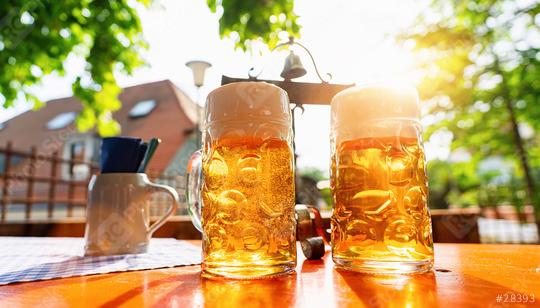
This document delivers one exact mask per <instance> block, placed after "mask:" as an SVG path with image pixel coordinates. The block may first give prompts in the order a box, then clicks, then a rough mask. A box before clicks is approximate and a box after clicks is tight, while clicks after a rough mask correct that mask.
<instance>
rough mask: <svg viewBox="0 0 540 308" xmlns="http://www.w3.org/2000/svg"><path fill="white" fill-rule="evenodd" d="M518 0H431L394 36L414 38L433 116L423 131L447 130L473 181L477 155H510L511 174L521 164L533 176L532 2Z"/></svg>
mask: <svg viewBox="0 0 540 308" xmlns="http://www.w3.org/2000/svg"><path fill="white" fill-rule="evenodd" d="M520 3H522V2H519V1H498V0H464V1H434V2H433V4H432V6H431V9H430V11H429V12H424V14H423V15H422V16H421V17H420V19H419V21H418V23H417V24H416V27H414V29H413V30H412V31H410V32H408V33H406V34H405V35H404V36H402V37H401V39H403V40H411V41H413V42H414V46H415V47H414V49H415V52H416V54H417V56H418V59H419V63H420V65H419V67H420V69H421V71H422V72H423V76H425V77H424V79H423V80H422V82H421V85H420V87H419V90H420V95H421V97H422V98H423V99H424V100H425V101H426V105H427V106H428V109H429V114H431V115H434V116H436V117H437V118H438V119H439V120H440V121H438V122H437V123H435V124H434V125H431V126H430V127H429V128H428V130H427V133H428V137H429V136H431V135H433V134H434V133H435V132H438V131H441V130H445V131H450V132H451V133H452V134H453V141H452V149H454V150H455V149H459V148H461V149H466V150H467V151H468V152H469V153H470V154H471V159H470V161H468V162H467V163H466V164H465V165H467V168H469V169H470V170H471V171H472V172H471V175H470V176H469V178H475V177H476V179H473V181H477V182H479V183H478V184H479V185H480V184H482V181H481V179H479V172H478V167H479V163H480V162H481V161H482V160H484V159H485V158H487V157H492V156H499V157H504V158H505V159H506V161H508V162H510V163H512V164H513V165H514V166H515V167H516V168H515V170H516V174H515V175H517V176H518V177H521V178H523V179H526V175H527V174H526V171H529V174H532V175H533V176H532V181H533V186H534V184H535V183H534V181H538V180H537V178H536V179H535V178H534V173H535V172H536V170H538V168H540V147H539V145H540V138H539V136H538V135H537V134H536V133H533V134H532V136H525V134H524V132H525V130H526V129H528V130H529V131H532V132H538V131H539V130H540V108H539V107H540V103H539V100H540V31H539V29H540V27H539V26H540V15H539V13H540V3H538V2H536V3H533V4H530V3H529V4H523V5H526V6H523V5H521V4H520ZM428 17H429V18H428ZM434 17H436V18H434ZM514 120H515V121H514ZM518 126H519V127H518ZM433 136H436V135H433ZM519 143H521V146H523V148H524V151H522V152H523V153H520V144H519ZM520 154H524V157H520ZM523 158H524V159H523ZM524 162H525V164H524ZM527 163H528V164H529V166H527ZM462 164H463V163H462ZM527 167H528V169H529V170H526V169H527ZM457 170H459V168H458V169H457ZM455 174H456V173H455V172H454V175H455ZM525 182H526V181H525V180H523V181H522V182H521V183H522V185H525V184H526V183H525ZM472 187H474V186H472ZM529 188H530V187H529ZM529 190H530V189H529ZM533 190H534V189H533ZM529 193H530V194H531V196H530V199H532V200H534V199H535V198H538V196H537V195H536V196H535V195H534V191H529ZM536 203H537V204H538V203H539V202H538V201H537V202H536ZM537 209H538V210H537V212H539V211H540V207H539V208H537Z"/></svg>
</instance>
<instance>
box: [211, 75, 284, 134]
mask: <svg viewBox="0 0 540 308" xmlns="http://www.w3.org/2000/svg"><path fill="white" fill-rule="evenodd" d="M243 120H255V121H260V122H266V121H277V122H283V123H284V124H286V125H290V121H291V112H290V108H289V98H288V96H287V92H285V91H284V90H283V89H281V88H279V87H277V86H275V85H273V84H269V83H266V82H237V83H231V84H228V85H225V86H222V87H219V88H217V89H215V90H214V91H212V92H210V94H208V97H207V99H206V110H205V124H206V125H210V124H211V123H212V122H216V121H243Z"/></svg>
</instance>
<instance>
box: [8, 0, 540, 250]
mask: <svg viewBox="0 0 540 308" xmlns="http://www.w3.org/2000/svg"><path fill="white" fill-rule="evenodd" d="M539 13H540V3H539V2H538V1H529V0H517V1H494V0H474V1H473V0H465V1H443V0H441V1H423V0H422V1H412V0H382V1H369V2H368V1H332V2H328V1H318V0H309V1H308V0H296V1H293V0H273V1H260V2H256V3H253V2H240V1H237V2H234V1H226V0H222V1H215V0H208V1H206V2H205V1H202V0H189V1H174V0H154V1H149V0H139V1H136V0H131V1H103V2H99V3H98V2H93V1H69V0H68V1H62V2H54V1H47V0H26V1H23V0H7V1H3V2H2V3H1V4H0V106H2V107H0V172H2V175H1V176H0V179H1V182H0V183H1V184H2V187H1V188H2V190H1V198H0V205H1V206H2V207H1V209H2V216H1V220H0V221H1V222H2V224H1V227H0V231H1V233H2V234H39V235H41V234H46V233H47V232H48V234H51V232H58V233H57V234H64V233H62V232H64V231H54V230H64V229H69V227H64V226H66V225H67V226H70V225H69V223H73V224H77V223H78V225H77V226H80V222H81V220H83V219H84V206H85V198H86V195H85V194H86V190H85V187H86V184H87V182H88V178H89V176H91V175H92V174H93V173H94V172H96V168H97V167H96V163H97V161H98V159H99V142H100V138H101V137H103V136H111V135H126V136H139V137H142V138H144V139H149V138H151V137H154V136H156V137H159V138H161V139H162V140H163V144H162V146H161V147H160V149H159V150H158V152H157V153H156V157H155V159H154V160H153V161H152V164H151V165H150V171H149V174H150V175H151V177H152V178H154V179H155V180H158V181H161V182H162V183H167V184H169V185H173V186H175V187H176V188H177V189H178V191H179V192H180V193H181V194H183V185H184V179H183V176H184V172H185V167H186V164H187V160H188V159H189V156H190V154H191V153H192V152H193V151H194V150H195V149H196V148H197V147H198V140H197V138H198V134H197V129H198V123H199V114H200V111H201V108H203V107H204V101H205V98H206V95H207V94H208V93H209V92H210V91H211V90H213V89H215V88H216V87H218V86H219V85H220V83H221V79H222V76H223V75H225V76H230V77H239V78H247V77H248V72H250V69H252V68H253V70H252V72H256V73H257V74H258V77H259V78H261V79H272V80H278V79H280V72H281V71H282V68H283V62H284V59H285V58H286V57H287V55H288V53H289V50H287V49H286V48H284V49H277V50H275V51H273V52H272V51H271V50H272V49H273V48H274V47H275V46H276V45H277V44H278V43H279V42H283V41H287V39H288V37H289V36H293V37H295V38H296V40H297V41H298V42H302V44H303V45H305V46H307V47H308V48H309V50H310V51H311V53H312V55H313V57H314V59H315V62H316V65H317V67H318V69H319V70H320V72H321V73H322V74H324V73H331V75H332V80H331V82H332V83H339V84H352V83H355V84H365V83H371V82H376V81H390V82H394V83H401V84H412V85H414V86H416V87H417V89H418V90H419V93H420V98H421V101H422V102H421V106H422V115H423V118H422V124H423V126H424V130H425V134H424V141H425V147H426V155H427V161H428V175H429V189H430V198H429V205H430V208H431V209H432V210H433V211H432V214H433V217H434V233H435V234H436V240H437V236H439V238H438V240H439V241H465V242H467V241H470V242H513V243H535V242H538V233H539V231H538V230H539V228H538V221H540V193H539V190H540V188H539V187H538V186H539V181H540V145H539V143H540V136H539V135H538V134H537V132H538V130H539V129H540V101H539V99H540V14H539ZM291 48H292V49H293V50H294V51H295V53H296V54H297V55H299V56H300V58H301V59H302V61H303V64H304V66H305V68H306V70H307V75H306V76H304V77H301V78H299V79H297V80H295V81H298V82H315V83H318V82H320V80H319V78H318V76H317V74H316V71H315V69H314V67H313V65H312V63H311V60H310V58H309V55H308V54H306V52H305V51H304V50H302V49H299V48H296V47H294V46H293V47H291ZM193 60H197V61H202V62H196V63H199V64H200V65H198V66H197V65H195V66H194V65H188V66H186V63H187V62H189V61H193ZM192 64H193V63H192ZM201 65H202V66H201ZM194 73H196V74H195V75H196V76H194V75H193V74H194ZM201 73H204V76H203V77H202V79H201V76H199V75H197V74H201ZM194 78H195V79H194ZM197 78H198V79H199V80H197ZM201 80H202V81H201ZM303 107H304V108H305V112H303V113H300V112H298V113H295V115H296V137H295V142H296V152H297V155H298V158H297V174H298V178H299V179H298V183H297V199H298V200H297V202H299V203H305V204H311V205H314V206H317V207H319V208H320V209H321V210H322V211H323V212H328V211H330V210H331V207H332V201H331V197H330V192H329V188H328V186H329V183H328V176H329V174H328V166H329V157H330V155H329V150H330V145H329V141H328V140H329V138H328V134H329V126H330V123H329V122H330V121H329V106H324V105H316V106H315V105H312V106H310V105H306V106H303ZM160 200H161V199H159V198H156V200H155V202H156V204H159V203H160V202H161V201H160ZM156 211H157V212H159V207H158V209H157V210H156ZM157 212H156V213H157ZM185 214H186V210H185V208H183V209H180V211H179V213H178V216H179V217H184V218H178V219H179V221H184V222H186V221H187V220H186V219H185ZM437 224H438V225H437ZM71 226H75V225H71ZM62 228H64V229H62ZM188 228H189V227H188V226H187V223H186V227H185V229H182V230H175V231H174V232H176V233H174V234H173V235H174V236H177V237H183V236H188V235H186V234H192V233H189V232H194V231H192V230H191V229H190V230H188ZM51 230H53V231H51ZM163 232H168V231H163ZM170 232H173V231H170ZM193 234H194V233H193Z"/></svg>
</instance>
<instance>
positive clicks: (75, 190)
mask: <svg viewBox="0 0 540 308" xmlns="http://www.w3.org/2000/svg"><path fill="white" fill-rule="evenodd" d="M1 157H3V168H2V167H1V165H2V164H0V187H1V191H0V192H1V196H0V223H3V222H6V221H8V220H9V219H8V214H9V210H10V207H13V206H14V205H18V206H19V207H20V206H21V205H22V206H24V214H23V216H22V217H20V219H24V220H30V219H31V218H33V217H32V216H33V214H35V211H34V210H33V208H34V206H35V205H40V208H41V209H42V208H43V206H44V205H45V206H46V215H45V217H44V219H45V220H52V219H53V215H54V213H55V209H58V208H65V210H66V214H65V217H67V218H71V217H73V216H74V215H73V213H74V208H82V209H84V208H85V207H86V197H87V193H88V188H87V187H88V182H89V180H90V178H91V176H92V175H93V174H96V173H97V172H98V171H99V165H98V164H97V162H93V161H85V160H80V159H75V158H72V159H66V158H62V157H61V156H60V153H59V152H58V151H57V150H56V151H54V152H52V154H43V153H39V152H38V149H37V148H36V147H32V148H31V149H30V151H23V150H17V149H14V148H13V144H12V143H11V142H8V143H7V145H6V146H5V147H0V158H1ZM14 161H16V162H17V164H16V166H15V165H14V164H13V162H14ZM0 162H1V161H0ZM63 166H68V169H67V170H69V172H68V176H67V177H66V176H65V174H62V168H63ZM74 166H85V167H86V168H87V169H86V170H88V172H87V175H86V176H85V177H84V178H82V179H81V178H78V177H77V176H75V173H74V172H72V170H73V168H74ZM148 174H149V177H150V178H151V179H152V180H153V181H156V182H158V183H163V184H167V185H170V186H173V187H175V188H177V190H180V189H182V190H183V187H180V186H183V177H181V176H164V175H159V174H156V173H153V172H151V171H150V172H148ZM38 185H39V186H40V187H41V188H42V189H41V190H40V191H36V186H38ZM43 186H45V187H47V188H45V189H43ZM158 201H159V200H158ZM18 212H20V210H19V211H18ZM41 214H43V213H41ZM156 215H158V214H156ZM42 216H43V215H42ZM20 219H19V220H20Z"/></svg>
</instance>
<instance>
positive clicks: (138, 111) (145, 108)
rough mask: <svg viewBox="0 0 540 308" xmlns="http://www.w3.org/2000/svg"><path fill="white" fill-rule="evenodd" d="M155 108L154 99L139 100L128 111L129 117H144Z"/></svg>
mask: <svg viewBox="0 0 540 308" xmlns="http://www.w3.org/2000/svg"><path fill="white" fill-rule="evenodd" d="M154 108H156V101H155V100H145V101H140V102H138V103H137V104H135V106H133V108H131V110H130V111H129V117H130V118H132V119H136V118H142V117H146V116H147V115H148V114H150V112H152V110H154Z"/></svg>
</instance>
